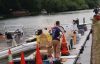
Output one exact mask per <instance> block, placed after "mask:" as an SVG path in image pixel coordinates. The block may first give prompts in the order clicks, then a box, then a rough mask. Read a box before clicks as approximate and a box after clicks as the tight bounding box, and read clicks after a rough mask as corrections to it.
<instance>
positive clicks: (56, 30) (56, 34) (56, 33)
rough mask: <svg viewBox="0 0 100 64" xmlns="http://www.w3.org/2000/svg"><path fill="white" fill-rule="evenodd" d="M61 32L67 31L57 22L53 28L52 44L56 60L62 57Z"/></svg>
mask: <svg viewBox="0 0 100 64" xmlns="http://www.w3.org/2000/svg"><path fill="white" fill-rule="evenodd" d="M61 32H62V33H64V32H65V30H64V28H63V27H62V26H60V22H59V21H56V23H55V26H54V27H53V28H52V44H53V49H54V58H58V59H59V56H60V49H61V43H60V38H61Z"/></svg>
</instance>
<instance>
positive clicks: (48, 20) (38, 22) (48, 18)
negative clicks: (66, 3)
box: [0, 10, 94, 34]
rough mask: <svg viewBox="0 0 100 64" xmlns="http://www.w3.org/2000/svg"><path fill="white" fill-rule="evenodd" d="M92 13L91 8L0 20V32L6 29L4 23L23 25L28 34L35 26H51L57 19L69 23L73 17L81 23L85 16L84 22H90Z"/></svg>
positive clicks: (62, 22)
mask: <svg viewBox="0 0 100 64" xmlns="http://www.w3.org/2000/svg"><path fill="white" fill-rule="evenodd" d="M93 15H94V13H93V10H81V11H71V12H62V13H58V14H55V15H39V16H31V17H20V18H14V19H7V20H0V32H2V31H3V32H4V31H5V30H7V29H5V28H3V26H5V25H8V26H9V25H23V26H24V28H23V30H24V32H25V33H29V31H30V34H32V33H34V31H35V30H36V29H37V28H43V27H47V26H48V27H52V26H53V25H54V23H55V21H57V20H59V21H60V22H61V24H71V23H72V21H73V19H76V18H79V21H80V23H83V18H84V17H85V21H86V23H91V21H90V19H91V18H92V17H93Z"/></svg>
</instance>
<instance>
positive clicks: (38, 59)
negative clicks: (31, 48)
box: [36, 44, 43, 64]
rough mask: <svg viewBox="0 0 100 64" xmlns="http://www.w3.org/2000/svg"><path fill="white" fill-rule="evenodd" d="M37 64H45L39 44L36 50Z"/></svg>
mask: <svg viewBox="0 0 100 64" xmlns="http://www.w3.org/2000/svg"><path fill="white" fill-rule="evenodd" d="M36 64H43V61H42V57H41V54H40V51H39V47H38V44H37V48H36Z"/></svg>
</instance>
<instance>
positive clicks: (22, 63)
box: [20, 52, 26, 64]
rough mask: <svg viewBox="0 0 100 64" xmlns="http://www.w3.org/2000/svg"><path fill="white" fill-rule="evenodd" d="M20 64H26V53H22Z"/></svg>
mask: <svg viewBox="0 0 100 64" xmlns="http://www.w3.org/2000/svg"><path fill="white" fill-rule="evenodd" d="M20 64H26V62H25V59H24V52H21V63H20Z"/></svg>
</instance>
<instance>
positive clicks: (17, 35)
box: [15, 29, 23, 43]
mask: <svg viewBox="0 0 100 64" xmlns="http://www.w3.org/2000/svg"><path fill="white" fill-rule="evenodd" d="M22 35H23V34H22V33H21V31H20V30H19V29H17V30H16V31H15V41H16V42H17V43H20V39H21V37H22Z"/></svg>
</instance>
